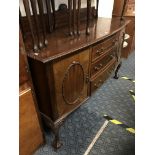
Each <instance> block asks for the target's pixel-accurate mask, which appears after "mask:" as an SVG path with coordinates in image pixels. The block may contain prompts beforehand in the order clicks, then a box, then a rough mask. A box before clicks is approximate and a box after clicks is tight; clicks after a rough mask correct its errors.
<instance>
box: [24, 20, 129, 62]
mask: <svg viewBox="0 0 155 155" xmlns="http://www.w3.org/2000/svg"><path fill="white" fill-rule="evenodd" d="M128 23H129V20H120V19H118V18H112V19H108V18H98V19H97V20H93V21H91V24H90V34H89V35H86V34H85V27H86V24H85V23H81V24H80V35H79V36H78V35H76V36H68V27H64V28H61V29H57V30H55V31H54V32H52V33H51V34H49V35H48V36H47V39H48V46H47V47H46V48H44V49H42V50H41V51H39V52H38V53H35V52H33V51H29V50H28V51H29V52H28V56H29V57H31V58H33V59H36V60H39V61H41V62H43V63H46V62H49V61H51V60H54V59H57V58H60V57H62V56H65V55H67V54H70V53H73V52H75V51H77V50H81V49H83V48H85V47H89V46H90V45H92V44H95V43H97V42H99V41H101V40H103V39H105V38H106V37H108V36H110V35H112V34H114V33H116V32H118V31H120V30H121V29H122V28H123V27H125V26H126V25H127V24H128ZM29 41H30V39H29ZM27 45H29V43H28V42H27Z"/></svg>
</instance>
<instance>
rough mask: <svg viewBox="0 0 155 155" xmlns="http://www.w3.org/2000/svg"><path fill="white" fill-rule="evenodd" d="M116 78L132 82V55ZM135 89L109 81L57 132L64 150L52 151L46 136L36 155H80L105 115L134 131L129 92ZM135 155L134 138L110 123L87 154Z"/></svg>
mask: <svg viewBox="0 0 155 155" xmlns="http://www.w3.org/2000/svg"><path fill="white" fill-rule="evenodd" d="M119 75H120V76H127V77H129V78H133V79H134V78H135V77H134V75H135V55H134V52H133V53H132V54H131V55H130V56H129V58H128V59H127V60H123V63H122V67H121V69H120V71H119ZM134 87H135V86H134V83H132V82H131V81H127V80H123V79H118V80H115V79H113V78H109V79H108V80H107V81H106V82H105V83H104V84H103V85H102V86H101V87H100V88H99V89H98V90H97V91H96V92H95V93H94V94H93V96H92V97H91V98H90V99H89V100H88V101H87V102H86V103H85V104H84V105H82V106H81V107H80V108H79V109H77V110H76V111H75V112H74V113H72V114H71V115H70V116H69V117H68V119H67V120H66V121H65V123H64V125H63V126H62V127H61V130H60V138H61V141H62V142H63V146H62V147H61V148H60V149H59V150H58V151H57V152H54V149H53V148H52V147H51V140H52V139H53V134H52V133H50V132H47V133H46V141H47V143H46V144H45V145H44V146H42V147H40V148H39V149H38V150H37V151H36V152H35V155H83V154H84V152H85V151H86V149H87V147H88V146H89V144H90V143H91V142H92V140H93V138H94V136H95V135H96V133H97V132H98V130H99V129H100V127H101V126H102V125H103V123H104V122H105V119H104V118H103V115H104V114H107V115H109V116H111V117H112V118H114V119H117V120H119V121H121V122H123V123H124V124H126V125H128V126H130V127H133V128H134V127H135V103H134V100H133V99H132V98H131V96H130V94H129V90H130V89H132V90H134ZM134 154H135V136H134V134H131V133H129V132H128V131H126V130H125V129H123V128H121V127H119V126H117V125H114V124H112V123H109V124H108V127H107V128H106V129H105V131H104V132H103V133H102V134H101V136H100V138H99V139H98V140H97V141H96V143H95V145H94V146H93V148H92V149H91V151H90V153H89V155H134Z"/></svg>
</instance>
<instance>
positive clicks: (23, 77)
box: [19, 31, 29, 85]
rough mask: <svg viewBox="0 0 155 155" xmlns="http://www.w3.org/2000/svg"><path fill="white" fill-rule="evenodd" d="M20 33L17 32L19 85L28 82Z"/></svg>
mask: <svg viewBox="0 0 155 155" xmlns="http://www.w3.org/2000/svg"><path fill="white" fill-rule="evenodd" d="M23 45H24V43H23V39H22V34H21V31H19V51H20V53H19V84H20V85H21V84H23V83H25V82H27V81H28V80H29V76H28V67H27V65H28V64H27V60H26V53H25V49H24V46H23Z"/></svg>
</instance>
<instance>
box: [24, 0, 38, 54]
mask: <svg viewBox="0 0 155 155" xmlns="http://www.w3.org/2000/svg"><path fill="white" fill-rule="evenodd" d="M23 4H24V7H25V12H26V16H27V18H28V23H29V26H30V31H31V36H32V42H33V50H34V51H37V50H38V44H37V41H36V38H35V34H34V28H33V24H32V19H31V13H30V6H29V2H28V0H23Z"/></svg>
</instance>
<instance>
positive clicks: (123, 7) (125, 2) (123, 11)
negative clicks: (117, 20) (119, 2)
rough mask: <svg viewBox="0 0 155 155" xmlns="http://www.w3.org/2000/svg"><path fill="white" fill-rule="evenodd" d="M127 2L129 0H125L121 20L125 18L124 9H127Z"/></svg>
mask: <svg viewBox="0 0 155 155" xmlns="http://www.w3.org/2000/svg"><path fill="white" fill-rule="evenodd" d="M126 3H127V0H124V3H123V8H122V12H121V20H122V19H123V15H124V11H125V7H126Z"/></svg>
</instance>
